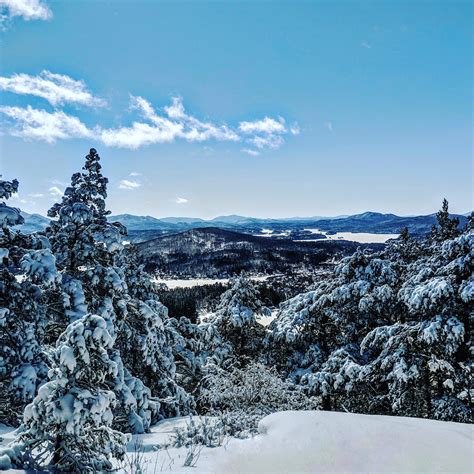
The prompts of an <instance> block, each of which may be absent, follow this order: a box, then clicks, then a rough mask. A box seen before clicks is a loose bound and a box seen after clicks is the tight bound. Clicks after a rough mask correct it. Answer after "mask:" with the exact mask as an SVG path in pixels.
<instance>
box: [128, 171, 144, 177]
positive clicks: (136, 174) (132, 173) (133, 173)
mask: <svg viewBox="0 0 474 474" xmlns="http://www.w3.org/2000/svg"><path fill="white" fill-rule="evenodd" d="M141 175H142V174H141V173H138V171H132V172H131V173H130V175H129V176H141Z"/></svg>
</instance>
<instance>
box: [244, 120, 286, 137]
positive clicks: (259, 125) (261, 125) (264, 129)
mask: <svg viewBox="0 0 474 474" xmlns="http://www.w3.org/2000/svg"><path fill="white" fill-rule="evenodd" d="M239 130H240V131H241V132H243V133H265V134H272V133H285V132H286V127H285V120H284V119H283V118H282V117H279V118H278V120H274V119H272V118H269V117H265V118H264V119H263V120H255V121H254V122H240V123H239Z"/></svg>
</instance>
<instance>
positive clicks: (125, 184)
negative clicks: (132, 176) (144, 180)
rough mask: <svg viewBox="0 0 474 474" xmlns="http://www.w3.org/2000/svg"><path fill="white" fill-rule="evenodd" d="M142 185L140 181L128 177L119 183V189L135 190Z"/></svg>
mask: <svg viewBox="0 0 474 474" xmlns="http://www.w3.org/2000/svg"><path fill="white" fill-rule="evenodd" d="M141 186H142V185H141V183H139V182H138V181H131V180H128V179H122V181H120V183H119V189H128V190H132V191H133V190H135V189H138V188H140V187H141Z"/></svg>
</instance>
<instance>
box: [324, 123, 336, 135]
mask: <svg viewBox="0 0 474 474" xmlns="http://www.w3.org/2000/svg"><path fill="white" fill-rule="evenodd" d="M324 125H325V127H326V128H327V129H328V130H329V131H330V132H331V133H333V132H334V130H333V128H332V122H326V123H325V124H324Z"/></svg>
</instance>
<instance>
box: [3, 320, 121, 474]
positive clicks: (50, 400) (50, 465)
mask: <svg viewBox="0 0 474 474" xmlns="http://www.w3.org/2000/svg"><path fill="white" fill-rule="evenodd" d="M113 344H114V338H113V336H112V335H111V334H110V333H109V332H108V330H107V324H106V322H105V320H104V319H103V318H101V317H100V316H97V315H91V314H87V315H86V316H84V317H82V318H81V319H79V320H77V321H75V322H73V323H71V324H70V325H69V326H68V327H67V328H66V331H65V332H64V333H63V334H62V335H61V337H60V338H59V339H58V342H57V344H56V349H55V351H54V354H53V357H54V365H53V367H52V368H51V370H50V372H49V379H50V381H49V382H47V383H45V384H44V385H43V386H42V387H41V388H40V389H39V392H38V395H37V396H36V397H35V399H34V400H33V402H32V403H31V404H30V405H28V406H27V408H26V410H25V414H24V431H23V432H21V434H20V435H19V438H18V439H17V441H16V442H15V444H13V445H12V446H11V447H9V448H7V449H6V450H5V452H4V453H3V454H4V455H7V456H9V457H10V461H11V463H12V465H13V466H19V467H22V468H27V469H37V470H45V469H48V470H55V471H60V472H81V473H82V472H97V471H104V470H111V469H112V459H113V458H119V459H120V458H122V457H123V455H124V453H125V444H126V442H127V437H126V435H123V434H122V433H119V432H117V431H114V430H113V429H112V428H111V424H112V420H113V414H112V408H113V405H114V403H115V395H114V393H113V392H112V391H111V390H110V389H109V388H108V386H109V385H110V383H111V381H112V380H114V378H115V377H116V375H117V364H116V363H115V362H114V361H113V360H112V358H111V357H110V355H111V350H112V348H113Z"/></svg>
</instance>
